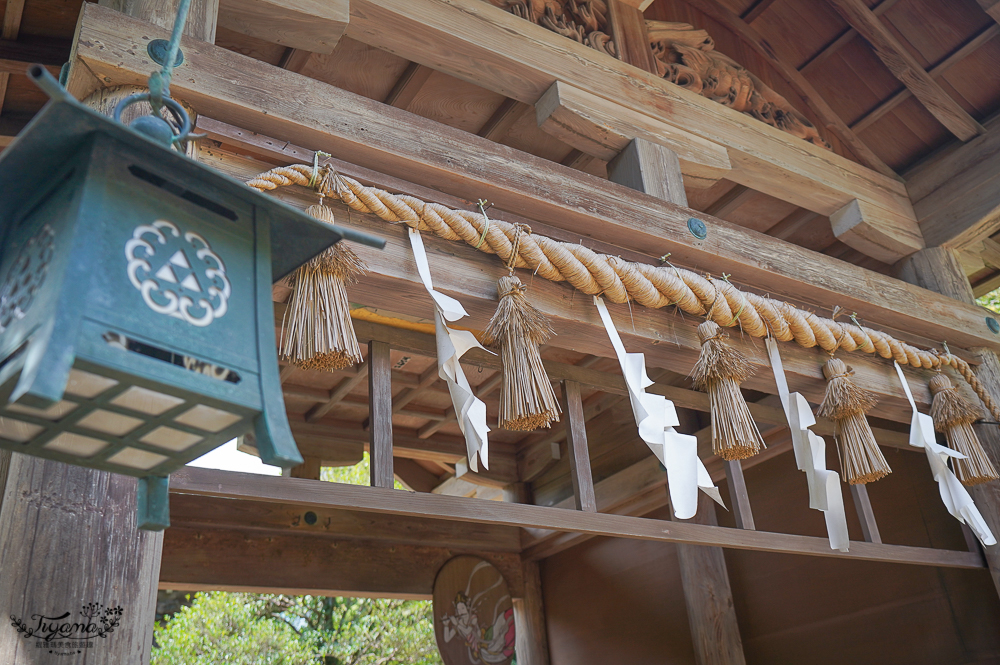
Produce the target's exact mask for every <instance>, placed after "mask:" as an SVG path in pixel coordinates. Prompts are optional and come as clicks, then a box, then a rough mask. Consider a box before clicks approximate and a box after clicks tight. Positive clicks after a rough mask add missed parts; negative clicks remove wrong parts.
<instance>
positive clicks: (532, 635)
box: [514, 561, 549, 665]
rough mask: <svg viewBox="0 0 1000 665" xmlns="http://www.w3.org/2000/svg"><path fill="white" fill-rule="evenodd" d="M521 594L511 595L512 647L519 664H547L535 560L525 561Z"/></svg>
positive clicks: (545, 634) (545, 636)
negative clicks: (522, 591)
mask: <svg viewBox="0 0 1000 665" xmlns="http://www.w3.org/2000/svg"><path fill="white" fill-rule="evenodd" d="M521 565H522V571H523V575H524V598H515V599H514V635H515V637H514V640H515V642H514V649H515V650H516V652H517V662H518V665H549V635H548V629H547V628H546V626H545V607H544V606H543V605H542V576H541V572H540V571H539V568H538V562H537V561H524V562H523V563H522V564H521Z"/></svg>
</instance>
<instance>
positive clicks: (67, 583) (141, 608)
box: [0, 454, 163, 665]
mask: <svg viewBox="0 0 1000 665" xmlns="http://www.w3.org/2000/svg"><path fill="white" fill-rule="evenodd" d="M135 490H136V480H135V478H131V477H129V476H122V475H118V474H113V473H107V472H104V471H94V470H91V469H85V468H83V467H78V466H71V465H68V464H63V463H62V462H53V461H49V460H43V459H39V458H37V457H29V456H27V455H19V454H17V455H13V456H12V458H11V461H10V471H9V474H8V478H7V487H6V491H5V493H4V498H3V505H2V507H0V562H2V569H3V573H2V574H0V606H2V607H3V608H4V618H5V619H8V618H9V617H10V616H16V617H18V618H19V619H22V620H23V621H25V622H26V623H28V624H29V625H34V624H35V623H36V621H35V620H34V619H32V615H37V614H44V615H46V616H51V617H58V616H61V615H62V614H63V613H64V612H69V613H71V616H72V617H75V620H81V617H80V616H79V614H78V613H79V611H80V608H81V606H83V605H84V604H86V603H91V602H96V603H101V604H102V605H104V606H106V607H112V608H114V607H117V606H121V607H122V609H123V613H122V615H121V625H120V626H119V627H117V628H115V631H114V633H113V634H111V635H109V636H108V637H107V638H106V639H101V640H97V644H95V647H94V648H93V649H85V650H83V653H82V654H74V655H72V656H69V657H59V658H53V657H52V656H50V654H48V653H47V650H43V649H38V648H36V646H35V642H36V640H35V639H24V637H23V636H22V635H19V634H18V633H17V632H16V631H15V630H14V629H13V628H10V627H9V626H5V627H4V628H5V630H2V631H0V662H2V663H5V664H9V665H41V664H43V663H44V664H46V665H47V664H48V663H54V662H56V661H58V662H60V663H63V662H65V663H72V665H88V664H94V665H96V664H98V663H140V664H144V665H145V664H148V663H149V657H150V647H151V645H152V633H153V614H154V611H155V607H156V579H157V575H158V571H159V567H160V546H161V542H162V538H163V534H162V533H160V532H151V531H138V530H137V529H136V499H135Z"/></svg>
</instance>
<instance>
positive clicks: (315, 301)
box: [278, 205, 367, 371]
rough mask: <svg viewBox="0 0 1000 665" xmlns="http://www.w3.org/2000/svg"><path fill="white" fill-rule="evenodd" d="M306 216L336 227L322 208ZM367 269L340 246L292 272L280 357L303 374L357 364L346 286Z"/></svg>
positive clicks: (313, 208)
mask: <svg viewBox="0 0 1000 665" xmlns="http://www.w3.org/2000/svg"><path fill="white" fill-rule="evenodd" d="M306 212H307V213H309V214H310V215H312V216H313V217H315V218H316V219H319V220H321V221H324V222H328V223H330V224H332V223H333V222H334V217H333V212H332V211H330V209H329V208H327V207H325V206H323V205H314V206H310V207H309V208H308V209H307V210H306ZM366 271H367V267H366V266H365V264H364V262H363V261H362V260H361V259H359V258H358V256H357V255H356V254H355V253H354V252H353V251H351V249H350V247H348V246H347V245H346V244H344V243H342V242H341V243H337V244H336V245H334V246H333V247H330V248H329V249H326V250H325V251H323V252H322V253H321V254H319V255H318V256H316V257H315V258H313V259H312V260H311V261H309V262H308V263H306V264H304V265H302V266H301V267H300V268H299V269H298V270H296V271H295V272H294V273H292V275H291V277H290V278H289V280H288V286H290V287H292V288H293V289H294V291H293V292H292V299H291V301H290V302H289V304H288V309H287V310H285V316H284V319H283V320H282V322H281V340H280V341H281V344H280V345H279V348H278V355H279V357H280V358H281V359H282V360H284V361H286V362H290V363H293V364H294V365H296V366H298V367H301V368H302V369H312V370H321V371H332V370H337V369H344V368H345V367H350V366H351V365H355V364H357V363H359V362H361V349H360V347H358V339H357V337H355V335H354V325H353V324H352V323H351V304H350V301H348V299H347V289H346V283H347V282H348V281H350V282H354V281H356V279H357V276H358V275H361V274H364V273H365V272H366Z"/></svg>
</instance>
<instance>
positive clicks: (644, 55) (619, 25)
mask: <svg viewBox="0 0 1000 665" xmlns="http://www.w3.org/2000/svg"><path fill="white" fill-rule="evenodd" d="M608 22H609V23H610V24H611V37H612V39H614V42H615V51H616V52H617V54H618V58H619V60H623V61H625V62H627V63H628V64H630V65H633V66H635V67H638V68H639V69H644V70H646V71H647V72H650V73H653V74H656V59H655V58H654V57H653V49H652V47H650V45H649V34H648V33H647V31H646V19H645V17H643V15H642V11H640V10H639V8H638V7H632V6H631V5H628V4H626V3H624V2H622V1H621V0H608Z"/></svg>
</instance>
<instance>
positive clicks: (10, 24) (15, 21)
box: [0, 0, 24, 112]
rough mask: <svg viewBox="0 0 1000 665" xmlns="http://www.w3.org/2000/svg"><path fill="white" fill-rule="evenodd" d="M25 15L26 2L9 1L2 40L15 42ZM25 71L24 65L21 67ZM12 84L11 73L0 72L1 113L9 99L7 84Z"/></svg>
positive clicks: (0, 30) (20, 0) (4, 16)
mask: <svg viewBox="0 0 1000 665" xmlns="http://www.w3.org/2000/svg"><path fill="white" fill-rule="evenodd" d="M23 13H24V0H7V4H6V7H5V8H4V11H3V27H2V28H0V39H5V40H14V39H17V35H18V33H19V32H20V30H21V15H22V14H23ZM20 67H21V71H24V69H23V65H21V66H20ZM9 82H10V72H8V71H3V72H0V112H2V111H3V103H4V99H5V98H6V97H7V84H8V83H9Z"/></svg>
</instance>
